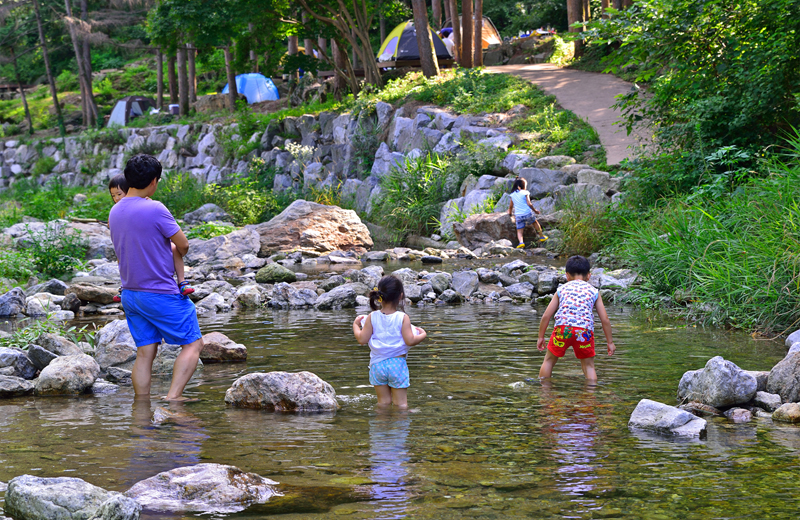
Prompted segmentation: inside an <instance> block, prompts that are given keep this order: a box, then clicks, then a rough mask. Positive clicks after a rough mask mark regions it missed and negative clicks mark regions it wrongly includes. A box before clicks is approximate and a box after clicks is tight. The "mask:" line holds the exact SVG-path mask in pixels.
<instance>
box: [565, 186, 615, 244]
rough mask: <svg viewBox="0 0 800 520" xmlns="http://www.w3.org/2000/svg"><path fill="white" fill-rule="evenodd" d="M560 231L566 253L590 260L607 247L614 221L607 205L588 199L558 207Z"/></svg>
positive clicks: (571, 201) (569, 202)
mask: <svg viewBox="0 0 800 520" xmlns="http://www.w3.org/2000/svg"><path fill="white" fill-rule="evenodd" d="M559 209H560V210H561V211H562V214H561V224H560V225H559V229H561V230H562V231H563V232H564V250H565V252H566V253H568V254H571V255H584V256H589V255H590V254H592V253H594V252H595V251H599V250H600V249H602V248H603V247H604V246H606V245H608V241H609V236H610V234H611V233H612V232H613V224H614V220H613V218H612V217H611V210H610V208H609V207H608V206H607V205H606V204H605V203H600V202H592V201H589V200H587V199H586V198H585V197H574V198H569V199H567V200H565V201H564V202H562V203H561V204H559Z"/></svg>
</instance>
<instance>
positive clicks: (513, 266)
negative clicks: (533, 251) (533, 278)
mask: <svg viewBox="0 0 800 520" xmlns="http://www.w3.org/2000/svg"><path fill="white" fill-rule="evenodd" d="M527 267H528V264H526V263H525V262H523V261H522V260H514V261H513V262H509V263H507V264H505V265H503V266H502V267H501V268H500V272H501V273H503V274H509V275H510V274H513V273H514V271H523V270H524V269H526V268H527Z"/></svg>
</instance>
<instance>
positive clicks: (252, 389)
mask: <svg viewBox="0 0 800 520" xmlns="http://www.w3.org/2000/svg"><path fill="white" fill-rule="evenodd" d="M225 402H226V403H228V404H229V405H231V406H235V407H237V408H260V409H266V410H270V411H278V412H322V411H334V410H338V409H339V403H338V402H337V401H336V392H335V391H334V389H333V387H332V386H331V385H329V384H328V383H326V382H325V381H323V380H322V379H320V378H319V377H317V375H316V374H312V373H311V372H298V373H295V374H290V373H288V372H269V373H253V374H247V375H246V376H243V377H240V378H239V379H237V380H236V381H234V382H233V385H232V386H231V387H230V388H229V389H228V391H227V392H225Z"/></svg>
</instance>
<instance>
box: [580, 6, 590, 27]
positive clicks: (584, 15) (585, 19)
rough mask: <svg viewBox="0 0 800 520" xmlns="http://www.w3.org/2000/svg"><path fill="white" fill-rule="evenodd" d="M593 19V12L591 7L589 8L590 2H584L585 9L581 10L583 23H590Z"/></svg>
mask: <svg viewBox="0 0 800 520" xmlns="http://www.w3.org/2000/svg"><path fill="white" fill-rule="evenodd" d="M591 18H592V10H591V7H589V0H583V8H582V10H581V21H582V22H588V21H589V20H590V19H591ZM584 29H585V28H584Z"/></svg>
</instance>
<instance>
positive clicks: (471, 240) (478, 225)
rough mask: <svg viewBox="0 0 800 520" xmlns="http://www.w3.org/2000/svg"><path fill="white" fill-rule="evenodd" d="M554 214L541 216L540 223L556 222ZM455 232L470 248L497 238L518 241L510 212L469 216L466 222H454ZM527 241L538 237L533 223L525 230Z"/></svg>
mask: <svg viewBox="0 0 800 520" xmlns="http://www.w3.org/2000/svg"><path fill="white" fill-rule="evenodd" d="M556 221H557V219H556V218H555V217H552V216H540V217H539V223H540V224H541V225H542V226H543V227H547V226H549V225H551V224H552V223H554V222H556ZM453 232H454V233H455V235H456V239H457V240H458V242H459V243H460V244H461V245H462V246H464V247H467V248H469V249H472V250H474V249H477V248H479V247H482V246H484V245H486V244H488V243H489V242H493V241H496V240H502V239H505V240H509V241H510V242H511V243H512V244H516V243H517V226H516V224H515V223H514V220H513V219H512V218H511V216H509V214H508V213H480V214H477V215H471V216H469V217H467V219H466V220H464V222H456V223H454V224H453ZM523 237H524V239H525V241H526V242H527V241H529V240H534V239H536V238H537V233H536V230H535V228H534V227H533V225H529V226H527V227H526V228H525V230H524V231H523Z"/></svg>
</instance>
